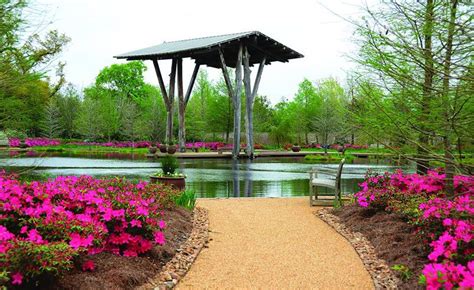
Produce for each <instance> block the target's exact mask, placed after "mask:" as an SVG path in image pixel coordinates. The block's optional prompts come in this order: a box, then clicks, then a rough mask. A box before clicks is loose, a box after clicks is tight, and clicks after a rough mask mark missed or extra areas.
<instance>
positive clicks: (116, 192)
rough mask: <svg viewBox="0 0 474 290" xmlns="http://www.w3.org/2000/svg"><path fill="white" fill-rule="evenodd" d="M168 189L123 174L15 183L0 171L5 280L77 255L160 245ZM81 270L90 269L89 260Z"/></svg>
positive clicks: (58, 266)
mask: <svg viewBox="0 0 474 290" xmlns="http://www.w3.org/2000/svg"><path fill="white" fill-rule="evenodd" d="M173 192H174V191H170V189H168V188H167V187H163V186H161V185H158V184H148V183H146V182H140V183H138V184H133V183H130V182H127V181H125V180H123V179H110V180H100V179H94V178H92V177H89V176H81V177H74V176H67V177H57V178H56V179H52V180H48V181H47V182H36V181H34V182H31V183H21V182H19V181H18V180H16V179H15V178H12V177H8V176H5V175H0V265H1V271H0V272H7V273H9V274H8V275H9V277H8V279H9V281H10V283H11V284H13V285H15V284H22V283H23V282H24V281H25V280H26V281H28V280H32V279H33V280H34V279H35V278H36V277H38V276H39V275H41V274H45V273H46V274H48V273H49V274H59V273H61V272H64V271H66V270H69V269H71V268H72V267H73V259H74V257H76V256H78V255H80V254H82V255H87V254H88V255H94V254H97V253H100V252H104V251H106V252H110V253H113V254H116V255H123V256H128V257H133V256H137V255H140V254H143V253H145V252H147V251H148V250H150V249H151V248H152V247H153V245H155V244H158V245H163V244H164V243H165V239H164V234H163V229H164V228H165V222H164V221H163V220H162V216H161V215H162V214H161V209H162V208H163V206H164V205H166V203H167V202H169V200H170V198H171V196H173ZM82 268H83V269H84V270H89V271H92V270H93V269H94V265H93V263H91V262H88V263H87V264H86V263H84V265H82ZM0 284H1V282H0Z"/></svg>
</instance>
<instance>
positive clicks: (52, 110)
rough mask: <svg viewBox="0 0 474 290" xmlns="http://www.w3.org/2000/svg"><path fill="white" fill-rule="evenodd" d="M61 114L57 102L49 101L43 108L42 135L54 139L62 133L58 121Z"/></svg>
mask: <svg viewBox="0 0 474 290" xmlns="http://www.w3.org/2000/svg"><path fill="white" fill-rule="evenodd" d="M60 117H61V113H60V110H59V108H58V104H57V101H56V100H55V99H50V100H49V102H48V104H47V105H46V107H45V108H44V117H43V120H42V122H41V131H42V135H43V136H45V137H48V138H56V137H59V135H60V134H61V133H62V132H63V128H62V126H61V121H60Z"/></svg>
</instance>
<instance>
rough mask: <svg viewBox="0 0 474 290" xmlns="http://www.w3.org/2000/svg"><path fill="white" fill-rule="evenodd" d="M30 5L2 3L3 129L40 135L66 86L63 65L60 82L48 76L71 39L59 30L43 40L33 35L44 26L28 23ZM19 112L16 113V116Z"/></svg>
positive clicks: (19, 0) (0, 68)
mask: <svg viewBox="0 0 474 290" xmlns="http://www.w3.org/2000/svg"><path fill="white" fill-rule="evenodd" d="M27 7H28V2H27V1H22V0H17V1H14V0H4V1H0V103H1V104H2V106H1V108H0V129H6V128H11V129H16V130H21V131H24V132H26V131H28V133H29V134H30V135H38V134H40V132H41V130H40V128H39V127H40V126H39V124H40V123H41V118H42V113H43V111H44V110H43V108H44V107H45V106H46V104H48V102H49V99H50V98H51V97H53V96H55V95H56V93H57V92H58V91H59V89H60V88H61V86H62V85H63V84H64V74H63V73H62V68H63V66H64V65H63V64H62V63H58V64H57V66H56V67H57V75H58V76H59V81H58V82H57V83H56V84H54V85H53V84H51V83H50V82H49V80H48V79H47V78H46V75H45V73H46V72H48V71H49V69H51V67H54V66H52V63H53V62H54V61H55V59H56V57H57V56H58V55H59V54H60V53H61V52H62V50H63V48H64V46H65V45H66V44H67V43H68V42H69V38H68V37H66V36H65V35H64V34H61V33H59V32H57V31H55V30H52V31H48V32H46V33H44V34H43V36H40V35H39V34H37V33H29V30H28V29H26V28H27V27H28V25H31V26H35V27H36V28H37V29H35V31H40V30H44V29H45V28H46V27H44V25H38V24H36V23H33V21H34V18H32V17H30V18H29V19H28V21H27V20H26V19H27V18H26V17H27V15H28V13H26V11H25V9H26V8H27ZM13 112H15V113H13Z"/></svg>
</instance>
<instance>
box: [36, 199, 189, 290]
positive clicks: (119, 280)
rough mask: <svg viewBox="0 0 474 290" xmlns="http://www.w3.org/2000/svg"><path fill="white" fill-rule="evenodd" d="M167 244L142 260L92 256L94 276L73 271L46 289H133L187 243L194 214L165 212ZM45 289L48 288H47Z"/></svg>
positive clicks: (182, 211)
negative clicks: (94, 267)
mask: <svg viewBox="0 0 474 290" xmlns="http://www.w3.org/2000/svg"><path fill="white" fill-rule="evenodd" d="M164 220H165V221H166V225H167V227H166V230H165V237H166V244H165V245H164V246H157V247H155V248H154V249H152V250H151V251H150V253H149V254H148V255H147V256H143V257H133V258H130V257H120V256H116V255H113V254H110V253H101V254H98V255H94V256H91V257H90V259H91V260H93V261H94V263H95V266H96V269H95V270H94V271H93V272H82V271H80V270H74V271H72V272H70V273H68V274H67V275H65V276H64V277H62V278H60V279H58V280H57V281H54V282H53V285H51V284H50V285H47V287H46V288H47V289H91V290H92V289H94V290H96V289H132V288H134V287H136V286H139V285H141V284H143V283H145V282H147V280H148V279H149V278H150V277H153V276H154V275H156V274H157V273H159V272H160V270H161V267H162V266H163V265H165V264H166V263H167V262H168V261H169V260H171V258H173V256H174V255H175V251H176V249H178V248H179V246H180V245H181V244H182V243H183V242H185V241H186V240H187V238H188V236H189V234H190V233H191V230H192V227H193V219H192V213H191V212H190V211H187V210H184V209H181V208H175V209H172V210H165V211H164ZM45 286H46V285H45Z"/></svg>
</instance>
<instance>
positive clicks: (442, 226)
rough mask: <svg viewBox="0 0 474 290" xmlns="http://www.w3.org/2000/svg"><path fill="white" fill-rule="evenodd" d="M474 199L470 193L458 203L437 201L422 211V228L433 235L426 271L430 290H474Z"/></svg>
mask: <svg viewBox="0 0 474 290" xmlns="http://www.w3.org/2000/svg"><path fill="white" fill-rule="evenodd" d="M473 197H474V195H473V194H472V192H467V193H464V194H461V195H458V196H456V197H455V198H454V199H452V200H451V199H447V198H440V197H435V198H432V199H430V200H428V201H427V202H425V203H421V204H420V206H419V208H420V210H421V212H422V215H421V217H420V224H421V225H422V227H423V228H424V229H425V230H426V231H427V232H429V233H430V238H431V242H430V247H431V253H430V254H429V255H428V259H429V260H430V261H431V263H430V264H427V265H425V267H424V268H423V279H424V281H425V283H426V285H427V288H428V289H440V288H445V289H453V288H457V287H459V288H461V289H473V288H474V261H472V260H470V258H469V257H471V259H472V256H473V255H474V241H473V238H474V223H473V220H472V217H473V216H474V198H473Z"/></svg>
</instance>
